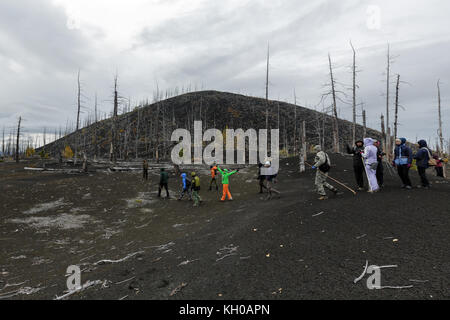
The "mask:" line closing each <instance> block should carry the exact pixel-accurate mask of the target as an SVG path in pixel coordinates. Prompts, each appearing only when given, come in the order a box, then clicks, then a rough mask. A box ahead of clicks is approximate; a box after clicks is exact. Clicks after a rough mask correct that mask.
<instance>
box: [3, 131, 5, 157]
mask: <svg viewBox="0 0 450 320" xmlns="http://www.w3.org/2000/svg"><path fill="white" fill-rule="evenodd" d="M2 156H3V157H4V156H5V126H3V138H2Z"/></svg>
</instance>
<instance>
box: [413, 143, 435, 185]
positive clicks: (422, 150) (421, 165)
mask: <svg viewBox="0 0 450 320" xmlns="http://www.w3.org/2000/svg"><path fill="white" fill-rule="evenodd" d="M417 144H418V145H419V151H417V153H416V154H415V155H414V157H413V158H414V159H416V165H417V171H418V172H419V177H420V182H421V185H419V186H417V187H418V188H422V187H423V188H424V189H429V188H430V182H429V181H428V178H427V169H428V167H429V164H428V162H429V161H430V159H432V157H431V152H430V149H428V146H427V142H426V141H425V140H420V141H419V142H417Z"/></svg>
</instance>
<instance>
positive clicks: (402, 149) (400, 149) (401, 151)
mask: <svg viewBox="0 0 450 320" xmlns="http://www.w3.org/2000/svg"><path fill="white" fill-rule="evenodd" d="M400 140H401V141H402V144H401V145H399V146H396V147H395V151H394V155H395V159H398V158H400V157H407V158H408V164H412V160H413V157H412V150H411V148H410V147H408V146H407V145H406V139H405V138H401V139H400Z"/></svg>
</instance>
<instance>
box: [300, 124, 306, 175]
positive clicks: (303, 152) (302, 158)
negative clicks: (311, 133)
mask: <svg viewBox="0 0 450 320" xmlns="http://www.w3.org/2000/svg"><path fill="white" fill-rule="evenodd" d="M305 161H306V122H305V121H303V122H302V150H301V152H300V172H305V171H306V168H305Z"/></svg>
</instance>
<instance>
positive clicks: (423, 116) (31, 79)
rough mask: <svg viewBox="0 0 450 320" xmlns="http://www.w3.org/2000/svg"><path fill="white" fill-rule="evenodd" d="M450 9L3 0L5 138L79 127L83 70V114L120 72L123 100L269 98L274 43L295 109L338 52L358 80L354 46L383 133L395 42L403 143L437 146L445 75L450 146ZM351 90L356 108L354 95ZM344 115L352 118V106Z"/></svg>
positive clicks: (347, 1) (0, 60) (351, 2)
mask: <svg viewBox="0 0 450 320" xmlns="http://www.w3.org/2000/svg"><path fill="white" fill-rule="evenodd" d="M449 12H450V2H449V1H445V0H441V1H439V0H427V1H406V0H396V1H384V0H383V1H376V0H374V1H356V0H343V1H331V0H330V1H327V0H314V1H300V0H284V1H283V0H271V1H261V0H260V1H256V0H248V1H245V0H226V1H223V0H222V1H218V0H190V1H181V0H159V1H158V0H128V1H125V0H120V1H119V0H77V1H73V0H14V1H13V0H1V1H0V74H1V85H0V130H1V129H2V128H3V126H5V127H6V130H7V132H9V131H10V130H11V129H12V128H13V127H14V126H16V123H17V119H18V117H19V116H22V117H23V118H24V123H23V126H24V129H25V130H26V134H29V133H32V132H39V131H42V130H43V128H44V127H47V131H52V132H54V130H55V129H57V128H58V127H59V126H60V125H61V126H62V127H64V126H65V124H66V121H67V120H68V119H69V121H73V122H75V120H74V119H75V118H76V77H77V71H78V69H81V78H82V84H83V94H84V96H85V98H84V99H83V100H84V106H85V108H84V114H83V117H85V116H87V114H88V112H92V111H93V105H94V95H95V92H97V93H98V97H99V109H100V110H101V111H102V112H108V113H109V112H110V111H111V110H112V102H111V90H112V84H113V76H114V74H115V72H116V70H117V71H118V73H119V86H120V87H119V89H120V93H121V95H122V96H125V97H131V99H132V101H140V100H141V99H145V98H147V97H148V98H149V99H152V94H153V92H154V90H155V87H156V83H158V84H159V87H160V88H162V89H170V88H174V87H176V86H179V87H181V86H183V85H185V86H186V85H188V84H189V83H191V84H192V86H194V85H195V84H197V86H198V88H201V87H202V86H203V88H204V89H215V90H221V91H229V92H236V93H238V92H240V93H245V94H249V95H253V96H260V97H262V96H264V90H265V89H264V86H265V59H266V50H267V44H268V42H269V43H270V51H271V63H270V74H271V76H270V82H271V84H270V98H271V99H278V98H279V99H280V100H283V101H289V102H293V91H294V88H295V90H296V93H297V102H298V104H300V105H306V106H308V107H311V108H314V106H315V105H317V104H318V103H319V101H320V99H321V96H322V94H323V93H325V92H326V91H327V90H326V89H325V88H323V85H324V84H326V83H327V82H328V81H329V80H328V58H327V54H328V53H330V54H331V58H332V60H333V64H334V66H335V67H336V69H335V75H336V78H337V80H338V81H339V82H340V83H342V84H343V85H350V84H351V73H350V68H349V67H350V65H351V62H352V51H351V47H350V44H349V41H350V40H351V41H352V43H353V45H354V46H355V48H356V50H357V64H358V66H359V69H360V71H361V72H360V73H358V84H359V86H360V89H359V91H358V93H357V95H358V97H357V99H358V102H363V103H364V106H365V108H366V110H367V114H368V125H369V126H370V127H373V128H376V129H379V128H380V124H379V122H380V120H379V119H380V115H381V113H385V108H386V107H385V106H386V102H385V97H384V93H385V90H386V84H385V75H384V73H385V68H386V50H387V44H388V43H390V46H391V52H392V55H393V56H394V57H395V59H394V60H395V61H394V63H393V65H392V73H393V78H394V75H395V74H397V73H398V74H400V75H401V79H402V80H403V81H405V83H402V84H401V87H400V103H401V105H402V106H403V107H404V110H401V111H400V115H399V117H400V123H401V125H400V127H399V135H400V136H406V137H408V138H410V139H412V140H415V138H416V136H417V137H419V138H425V139H428V138H429V137H432V139H433V140H434V139H435V138H434V137H435V136H436V130H437V126H438V121H437V88H436V82H437V80H438V79H441V90H442V106H443V116H444V118H443V122H444V135H445V137H446V138H447V137H449V136H450V126H449V123H450V99H449V98H450V63H449V59H450V58H449V54H450V34H449V30H450V19H449V18H448V13H449ZM393 80H394V79H393ZM341 90H342V91H345V92H346V93H347V94H348V95H349V96H348V98H347V100H348V101H349V102H350V97H351V92H350V91H349V90H347V89H346V88H345V87H343V86H342V87H341ZM391 91H392V92H394V91H395V83H394V81H392V85H391ZM394 98H395V97H394V95H392V96H391V105H392V109H393V105H394ZM343 99H344V100H345V99H346V98H345V97H343ZM327 103H329V102H327ZM224 107H225V106H224ZM338 107H339V110H340V115H341V117H343V118H346V119H351V105H350V104H344V103H342V102H340V101H338ZM391 119H392V120H393V117H392V118H391ZM359 121H361V119H359ZM433 143H434V141H433Z"/></svg>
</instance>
